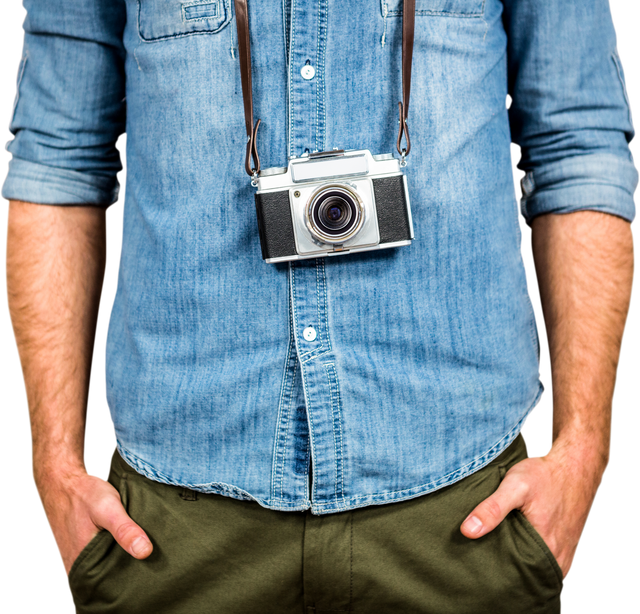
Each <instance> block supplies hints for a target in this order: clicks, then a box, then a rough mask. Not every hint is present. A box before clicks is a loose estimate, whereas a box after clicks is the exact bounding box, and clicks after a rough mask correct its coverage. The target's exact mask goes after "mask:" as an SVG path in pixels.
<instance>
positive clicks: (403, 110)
mask: <svg viewBox="0 0 640 614" xmlns="http://www.w3.org/2000/svg"><path fill="white" fill-rule="evenodd" d="M234 2H235V8H236V26H237V28H238V49H239V52H240V77H241V80H242V98H243V100H244V121H245V127H246V130H247V153H246V157H245V161H244V168H245V170H246V171H247V173H248V174H249V175H251V176H252V177H254V179H255V177H257V175H258V173H259V172H260V158H259V157H258V148H257V145H256V135H257V133H258V128H259V126H260V120H258V121H257V122H256V123H255V126H254V123H253V92H252V91H251V41H250V35H249V9H248V6H247V0H234ZM415 16H416V0H403V8H402V102H399V103H398V108H399V111H400V129H399V132H398V142H397V143H396V147H397V149H398V153H399V154H400V155H401V156H402V160H403V162H404V159H405V157H406V156H408V155H409V151H410V150H411V141H410V140H409V129H408V127H407V117H408V115H409V94H410V92H411V63H412V59H413V37H414V29H415V20H416V19H415ZM403 135H404V138H405V140H406V143H407V146H406V147H405V148H403V147H402V137H403Z"/></svg>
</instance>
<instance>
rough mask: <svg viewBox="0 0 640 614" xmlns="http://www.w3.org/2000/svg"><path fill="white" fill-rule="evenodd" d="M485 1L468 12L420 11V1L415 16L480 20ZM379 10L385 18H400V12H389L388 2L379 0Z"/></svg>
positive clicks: (418, 0) (399, 0) (417, 3)
mask: <svg viewBox="0 0 640 614" xmlns="http://www.w3.org/2000/svg"><path fill="white" fill-rule="evenodd" d="M486 2H487V0H482V4H481V6H480V7H479V8H478V9H471V10H468V11H461V10H460V11H459V10H444V9H443V10H437V9H420V8H418V7H419V6H420V0H417V2H416V15H419V16H435V17H438V16H442V17H460V18H463V19H473V18H476V19H477V18H480V17H482V16H483V15H484V9H485V4H486ZM400 4H401V0H398V6H400ZM380 8H381V10H382V16H383V17H384V16H387V17H401V16H402V10H400V9H399V10H394V11H392V10H390V9H389V2H388V1H387V0H380Z"/></svg>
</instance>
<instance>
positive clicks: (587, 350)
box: [532, 211, 633, 493]
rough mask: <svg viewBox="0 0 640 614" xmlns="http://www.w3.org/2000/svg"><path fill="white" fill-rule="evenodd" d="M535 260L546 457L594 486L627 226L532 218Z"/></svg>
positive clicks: (623, 295) (619, 324)
mask: <svg viewBox="0 0 640 614" xmlns="http://www.w3.org/2000/svg"><path fill="white" fill-rule="evenodd" d="M532 228H533V236H532V240H533V253H534V258H535V264H536V271H537V275H538V282H539V286H540V295H541V300H542V308H543V312H544V318H545V324H546V329H547V336H548V340H549V351H550V357H551V371H552V384H553V407H554V414H553V448H552V451H551V453H550V455H549V456H550V457H552V458H553V457H558V458H561V459H562V461H563V463H564V464H567V465H570V466H572V467H573V470H574V471H576V472H580V473H582V475H583V477H584V478H585V479H587V480H589V481H591V483H592V488H593V492H594V493H595V488H597V484H598V483H599V481H600V478H601V476H602V473H603V471H604V469H605V466H606V464H607V460H608V456H609V433H610V421H611V402H612V397H613V388H614V384H615V378H616V369H617V365H618V357H619V353H620V343H621V340H622V333H623V330H624V325H625V320H626V316H627V310H628V307H629V299H630V293H631V282H632V277H633V241H632V236H631V229H630V225H629V223H628V222H626V221H624V220H623V219H621V218H618V217H615V216H612V215H607V214H603V213H599V212H595V211H580V212H576V213H571V214H566V215H544V216H540V217H538V218H536V219H535V220H534V221H533V224H532Z"/></svg>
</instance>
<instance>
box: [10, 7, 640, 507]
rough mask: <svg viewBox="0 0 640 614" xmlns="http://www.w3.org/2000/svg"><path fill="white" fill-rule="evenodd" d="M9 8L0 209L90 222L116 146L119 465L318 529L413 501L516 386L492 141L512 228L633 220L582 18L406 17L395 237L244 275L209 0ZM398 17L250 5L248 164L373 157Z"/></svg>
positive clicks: (391, 11)
mask: <svg viewBox="0 0 640 614" xmlns="http://www.w3.org/2000/svg"><path fill="white" fill-rule="evenodd" d="M25 4H26V6H27V9H28V17H27V20H26V23H25V30H26V37H25V51H24V60H23V63H22V66H21V68H20V72H19V79H20V81H19V95H18V99H17V102H16V107H15V114H14V117H13V123H12V130H13V132H14V134H15V139H14V140H13V141H12V142H11V143H10V145H9V149H10V151H11V152H12V154H13V161H12V163H11V169H10V172H9V176H8V178H7V180H6V182H5V185H4V190H3V194H4V196H5V198H14V199H21V200H26V201H33V202H40V203H46V204H59V205H63V204H89V205H96V206H107V205H109V204H110V203H112V202H113V201H114V200H115V198H116V194H117V182H116V173H117V171H118V169H119V168H120V163H119V159H118V154H117V151H116V149H115V141H116V138H117V137H118V135H119V134H120V133H121V132H122V131H123V130H125V123H126V132H127V165H128V166H127V171H128V172H127V185H126V202H125V207H124V241H123V251H122V260H121V268H120V278H119V286H118V293H117V297H116V300H115V304H114V307H113V312H112V317H111V324H110V330H109V338H108V347H107V354H108V356H107V358H108V362H107V384H108V400H109V405H110V408H111V411H112V415H113V419H114V423H115V428H116V433H117V439H118V448H119V451H120V453H121V455H122V456H123V457H124V458H125V459H126V461H127V462H128V463H129V464H130V465H131V466H132V467H134V468H135V469H136V470H137V471H139V472H140V473H142V474H144V475H146V476H148V477H150V478H152V479H154V480H158V481H161V482H166V483H169V484H176V485H183V486H187V487H189V488H191V489H194V490H199V491H202V492H211V493H220V494H223V495H228V496H231V497H236V498H239V499H253V500H256V501H258V502H259V503H260V504H261V505H263V506H266V507H269V508H273V509H279V510H303V509H308V508H311V510H312V511H313V512H314V513H317V514H322V513H328V512H335V511H338V510H343V509H349V508H356V507H361V506H365V505H369V504H379V503H385V502H390V501H399V500H403V499H409V498H411V497H415V496H418V495H421V494H423V493H427V492H429V491H432V490H435V489H437V488H440V487H442V486H445V485H447V484H450V483H452V482H455V481H457V480H459V479H461V478H462V477H464V476H465V475H467V474H469V473H471V472H473V471H475V470H477V469H479V468H480V467H482V466H483V465H486V464H487V463H488V462H489V461H491V459H493V458H494V457H496V456H497V455H498V454H499V453H500V452H501V451H502V450H503V449H504V448H505V447H506V446H507V445H508V444H509V443H510V442H511V441H513V439H514V438H515V437H516V435H517V433H518V432H519V430H520V428H521V426H522V423H523V421H524V419H525V417H526V415H527V413H528V412H529V411H530V410H531V409H532V408H533V407H534V405H535V404H536V402H537V401H538V399H539V397H540V394H541V391H542V386H541V384H540V382H539V379H538V342H537V334H536V327H535V322H534V318H533V313H532V309H531V304H530V302H529V297H528V294H527V288H526V283H525V275H524V270H523V266H522V261H521V256H520V232H519V226H518V207H517V204H516V201H515V195H514V189H513V179H512V173H511V160H510V141H511V140H514V141H515V142H516V143H518V144H520V145H521V147H522V160H521V162H520V166H521V168H522V169H524V170H525V171H526V178H525V180H524V184H523V187H524V198H523V201H522V211H523V213H524V215H525V216H526V218H527V220H531V219H532V218H533V217H535V216H536V215H539V214H543V213H549V212H559V213H564V212H568V211H575V210H578V209H597V210H600V211H604V212H608V213H611V214H614V215H618V216H621V217H623V218H626V219H629V220H630V219H632V217H633V215H634V204H633V197H632V195H633V191H634V189H635V185H636V182H637V174H636V171H635V168H634V166H633V163H632V160H631V155H630V153H629V150H628V147H627V143H628V141H629V140H630V139H631V137H632V134H633V129H632V125H631V118H630V115H629V107H628V104H627V100H626V94H625V89H624V81H623V74H622V69H621V66H620V62H619V60H618V57H617V55H616V50H615V35H614V32H613V26H612V23H611V18H610V15H609V8H608V4H607V2H606V1H605V0H585V1H583V2H579V3H578V2H574V0H556V1H555V2H539V1H538V0H504V2H500V1H499V0H418V1H417V18H416V40H415V52H414V64H413V83H412V96H411V109H410V115H409V124H410V130H411V137H412V153H411V156H410V157H409V166H408V167H407V176H408V183H409V191H410V194H411V200H412V211H413V223H414V228H415V234H416V240H415V241H414V242H413V244H412V245H411V246H410V247H401V248H398V249H391V250H386V251H379V252H376V251H374V252H368V253H362V254H352V255H346V256H339V257H335V258H328V259H326V260H323V259H317V260H308V261H301V262H296V263H292V264H278V265H272V264H266V263H264V262H263V261H262V259H261V256H260V246H259V240H258V229H257V224H256V219H255V211H254V205H253V188H252V187H251V186H250V184H249V181H248V178H247V176H246V175H245V173H244V170H243V161H244V150H245V132H244V119H243V105H242V94H241V84H240V70H239V63H238V50H237V37H236V34H235V21H234V18H233V17H234V10H233V5H232V2H231V0H198V1H196V2H193V1H188V2H180V0H126V1H124V0H123V1H118V0H64V1H63V0H46V1H45V0H39V1H36V0H25ZM401 10H402V2H401V0H359V1H356V0H340V1H337V0H313V1H312V0H308V1H305V0H285V1H284V2H275V1H273V0H272V1H271V2H266V1H265V0H250V1H249V12H250V22H251V37H252V40H251V43H252V51H253V87H254V90H253V91H254V97H255V110H256V116H257V117H260V118H261V119H262V120H263V126H262V127H261V129H260V134H259V142H258V146H259V152H260V156H261V160H262V165H263V168H267V167H270V166H283V165H285V164H286V161H287V157H288V156H293V155H295V156H298V155H300V154H302V153H303V152H305V151H307V150H309V151H314V150H326V149H331V148H333V147H339V148H343V149H364V148H367V149H370V150H371V151H372V153H375V154H378V153H386V152H390V151H393V150H394V146H395V139H396V131H397V115H396V114H397V101H398V100H399V99H400V96H401V70H400V68H401V38H402V37H401V24H402V20H401V17H400V14H401ZM307 63H309V64H311V65H312V66H313V67H314V68H315V76H314V77H313V78H312V79H310V80H306V79H304V78H303V77H302V76H301V73H300V69H301V68H302V67H303V66H304V65H305V64H307ZM507 94H510V96H511V98H512V103H511V105H510V108H509V109H507V105H506V104H505V101H506V99H507ZM125 108H126V119H125ZM307 327H313V328H314V329H315V330H316V332H317V335H316V337H315V339H314V340H313V341H308V340H306V339H305V337H304V336H303V330H304V329H305V328H307Z"/></svg>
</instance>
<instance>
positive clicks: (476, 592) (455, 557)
mask: <svg viewBox="0 0 640 614" xmlns="http://www.w3.org/2000/svg"><path fill="white" fill-rule="evenodd" d="M525 457H526V448H525V445H524V441H523V440H522V438H521V437H518V439H517V440H516V441H515V442H514V443H513V444H512V445H511V446H510V447H509V448H508V449H507V450H506V451H505V452H503V453H502V454H501V455H500V456H499V457H498V458H497V459H495V460H494V461H493V462H492V463H491V464H489V465H487V466H486V467H485V468H483V469H481V470H480V471H478V472H476V473H474V474H473V475H471V476H469V477H467V478H465V479H463V480H462V481H460V482H458V483H456V484H454V485H452V486H449V487H447V488H443V489H441V490H439V491H437V492H434V493H432V494H429V495H425V496H422V497H418V498H416V499H412V500H410V501H405V502H401V503H391V504H387V505H380V506H371V507H367V508H362V509H358V510H353V511H348V512H341V513H337V514H329V515H326V516H313V515H311V514H310V513H308V512H277V511H272V510H267V509H264V508H262V507H260V506H259V505H258V504H257V503H253V502H246V501H237V500H234V499H230V498H226V497H222V496H219V495H203V494H200V493H198V494H196V493H195V492H193V491H190V490H186V489H183V488H179V487H174V486H168V485H165V484H159V483H156V482H153V481H151V480H149V479H147V478H145V477H142V476H140V475H139V474H137V473H136V472H135V471H134V470H133V469H131V468H130V467H129V466H128V465H127V464H126V463H125V462H124V461H123V460H122V458H120V456H119V455H118V454H117V453H116V454H115V455H114V459H113V463H112V469H111V474H110V476H109V481H110V482H111V483H112V484H113V485H114V486H115V487H116V488H117V489H118V490H119V491H120V494H121V497H122V501H123V503H124V506H125V508H126V509H127V511H128V512H129V514H130V515H131V517H132V518H133V519H134V520H135V521H136V522H138V523H139V524H140V525H141V526H142V527H143V528H144V529H145V530H146V532H147V534H148V535H149V537H150V539H151V541H152V542H153V545H154V550H153V553H152V555H151V556H150V557H149V558H148V559H147V560H144V561H138V560H135V559H133V558H132V557H131V556H129V555H128V554H127V553H126V552H124V551H123V550H122V549H121V548H120V546H118V545H117V544H116V543H115V541H114V539H113V538H112V537H111V535H110V534H109V533H107V532H105V531H103V532H101V533H99V534H98V535H97V536H96V537H95V538H94V539H93V540H92V541H91V542H90V543H89V545H88V546H87V547H86V548H85V549H84V550H83V551H82V553H81V554H80V556H79V557H78V559H77V560H76V562H75V563H74V565H73V567H72V569H71V572H70V574H69V582H70V585H71V590H72V593H73V597H74V600H75V603H76V607H77V612H79V613H81V614H84V613H87V614H88V613H95V614H97V613H101V614H102V613H104V614H106V613H110V614H111V613H118V614H134V613H135V614H163V613H167V614H169V613H171V614H181V613H185V614H186V613H189V614H199V613H204V612H207V613H212V614H217V613H220V614H234V613H242V614H248V613H251V612H261V613H274V614H275V613H278V614H289V613H293V612H295V613H296V614H323V613H325V612H327V613H335V612H354V613H363V614H364V613H369V614H387V613H389V614H391V613H393V614H399V613H425V614H427V613H428V614H445V613H447V614H448V613H451V614H480V613H485V612H486V613H487V614H501V613H504V614H520V613H521V614H537V613H543V612H544V613H545V614H551V613H556V612H559V611H560V591H561V588H562V573H561V571H560V568H559V567H558V564H557V562H556V561H555V559H554V558H553V555H552V554H551V552H550V551H549V549H548V548H547V546H546V545H545V543H544V542H543V540H542V539H541V538H540V536H539V535H538V534H537V533H536V531H535V529H533V527H532V526H531V525H530V524H529V523H528V521H527V520H526V519H525V518H524V516H523V515H522V514H521V513H520V512H517V511H516V512H512V513H511V514H510V515H509V516H508V517H507V519H506V520H505V521H504V522H503V523H502V524H501V525H500V526H499V527H498V528H497V529H496V530H495V531H493V532H492V533H490V534H488V535H486V536H485V537H482V538H481V539H479V540H469V539H466V538H465V537H464V536H463V535H462V534H461V533H460V525H461V523H462V521H463V520H464V519H465V518H466V516H467V515H468V514H469V512H470V511H471V510H472V509H473V508H474V507H475V506H476V505H477V504H478V503H479V502H480V501H482V500H483V499H484V498H486V497H487V496H488V495H490V494H491V493H492V492H494V491H495V490H496V488H497V487H498V484H499V483H500V480H501V479H502V478H503V477H504V473H505V472H506V470H507V469H508V468H509V467H510V466H511V465H513V464H514V463H516V462H518V461H520V460H522V459H523V458H525Z"/></svg>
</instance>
